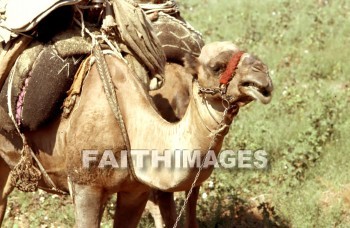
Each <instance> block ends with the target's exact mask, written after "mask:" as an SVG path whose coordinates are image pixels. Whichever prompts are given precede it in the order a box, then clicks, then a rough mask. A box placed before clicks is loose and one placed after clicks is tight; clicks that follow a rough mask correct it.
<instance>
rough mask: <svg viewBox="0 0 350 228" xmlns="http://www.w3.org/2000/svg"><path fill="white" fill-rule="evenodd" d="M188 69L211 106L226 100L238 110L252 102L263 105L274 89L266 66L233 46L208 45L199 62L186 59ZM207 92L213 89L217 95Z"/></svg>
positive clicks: (225, 43) (225, 44)
mask: <svg viewBox="0 0 350 228" xmlns="http://www.w3.org/2000/svg"><path fill="white" fill-rule="evenodd" d="M185 66H186V67H187V69H189V72H190V73H191V74H192V75H194V77H195V78H196V79H197V80H198V84H199V86H200V87H201V88H202V90H203V91H204V95H205V97H206V99H207V100H209V101H210V102H211V103H213V102H222V100H223V99H224V100H225V102H227V103H228V104H229V105H230V106H231V107H238V108H239V107H242V106H244V105H246V104H248V103H250V102H251V101H253V100H258V101H260V102H262V103H263V104H267V103H269V102H270V101H271V93H272V90H273V86H272V81H271V78H270V76H269V73H268V68H267V66H266V65H265V64H264V63H263V62H262V61H261V60H260V59H259V58H258V57H256V56H254V55H252V54H249V53H246V52H242V51H241V50H240V49H239V48H238V47H237V46H236V45H234V44H233V43H231V42H214V43H210V44H207V45H205V46H204V47H203V49H202V51H201V54H200V56H199V57H198V58H194V57H186V58H185ZM206 89H214V91H215V93H213V94H210V93H208V92H206V91H205V90H206ZM207 91H208V90H207Z"/></svg>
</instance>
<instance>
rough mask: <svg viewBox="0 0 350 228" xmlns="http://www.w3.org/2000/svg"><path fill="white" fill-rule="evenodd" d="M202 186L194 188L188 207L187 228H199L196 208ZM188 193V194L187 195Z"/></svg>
mask: <svg viewBox="0 0 350 228" xmlns="http://www.w3.org/2000/svg"><path fill="white" fill-rule="evenodd" d="M199 189H200V186H197V187H194V188H193V190H192V193H191V195H190V197H189V199H188V202H187V205H186V225H185V227H186V228H198V227H199V226H198V223H197V217H196V207H197V200H198V196H199ZM187 194H188V192H186V195H187Z"/></svg>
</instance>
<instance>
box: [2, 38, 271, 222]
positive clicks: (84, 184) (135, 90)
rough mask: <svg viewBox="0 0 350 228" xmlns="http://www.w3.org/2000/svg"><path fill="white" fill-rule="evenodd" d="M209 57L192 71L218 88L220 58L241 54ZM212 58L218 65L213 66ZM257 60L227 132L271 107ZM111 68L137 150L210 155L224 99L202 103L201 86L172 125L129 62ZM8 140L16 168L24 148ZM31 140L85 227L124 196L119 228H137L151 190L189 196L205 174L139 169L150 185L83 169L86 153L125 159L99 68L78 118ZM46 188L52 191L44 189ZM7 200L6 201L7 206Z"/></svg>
mask: <svg viewBox="0 0 350 228" xmlns="http://www.w3.org/2000/svg"><path fill="white" fill-rule="evenodd" d="M203 50H205V51H204V52H203V53H205V54H203V56H202V54H201V56H200V57H199V58H198V59H193V60H192V62H191V64H189V65H190V66H191V67H192V71H193V72H192V73H193V75H195V78H198V84H199V85H201V86H203V87H209V88H213V87H217V86H218V75H217V74H215V73H219V71H218V69H217V67H216V65H217V64H215V59H214V58H215V57H218V56H219V57H220V55H222V54H225V53H226V54H225V56H227V57H228V58H227V59H226V63H227V62H228V60H229V56H231V55H232V53H233V52H234V51H235V50H234V49H232V45H230V44H229V43H225V44H222V43H214V44H212V45H208V46H207V47H204V48H203ZM212 52H215V53H216V54H213V53H212ZM229 52H230V53H229ZM209 54H210V55H209ZM228 54H229V55H228ZM210 56H211V57H213V56H215V57H214V58H213V59H210V58H209V59H208V57H210ZM219 59H220V58H219ZM250 60H251V56H250V55H249V54H245V55H243V57H242V60H241V62H240V64H239V65H238V69H237V70H236V75H235V77H234V78H233V79H232V81H231V82H230V85H229V87H228V92H227V94H228V95H230V103H231V104H235V105H234V106H232V107H233V108H231V109H229V110H228V112H227V113H226V115H225V119H224V121H223V123H224V124H225V125H227V126H229V125H230V124H231V122H232V120H233V118H234V117H235V115H236V114H237V112H238V106H243V105H245V104H246V103H249V102H250V101H252V100H253V99H260V100H265V101H267V100H269V99H270V98H271V92H272V82H271V79H270V78H269V76H268V74H267V69H260V71H257V70H256V67H254V66H252V65H251V64H249V63H248V62H249V61H250ZM106 61H107V63H108V66H109V70H110V73H111V75H112V79H113V83H114V85H115V87H116V93H117V96H118V100H119V103H120V108H121V111H122V114H123V117H124V121H125V124H126V128H127V132H128V135H129V138H130V143H131V148H133V149H156V150H158V151H164V150H165V149H171V148H178V147H181V148H186V149H198V148H209V144H210V140H208V137H209V136H210V133H212V132H211V129H212V130H215V129H217V128H218V126H219V124H218V123H217V120H216V119H220V118H221V117H222V116H223V112H224V108H223V107H222V100H221V97H220V96H217V95H216V96H205V97H202V96H200V95H199V94H198V89H199V87H198V84H197V83H196V82H195V83H193V84H192V86H191V90H190V92H191V94H190V96H191V99H190V102H189V106H188V109H187V111H186V114H185V115H184V117H183V118H182V120H181V121H179V122H178V123H169V122H167V121H165V120H164V119H163V118H161V117H160V115H159V114H158V113H157V111H156V110H155V109H154V108H153V105H152V102H151V101H150V98H149V95H148V94H147V91H146V90H145V89H144V87H143V85H142V84H141V83H140V81H139V80H138V79H137V76H136V75H134V73H133V71H132V70H130V69H129V68H128V67H127V65H126V64H125V63H124V62H123V61H121V60H119V59H117V58H115V57H111V56H107V57H106ZM220 64H222V63H220ZM260 65H261V64H260ZM213 66H214V68H213ZM166 72H167V74H186V72H184V68H183V67H181V66H179V65H176V64H173V65H168V66H167V67H166ZM214 118H215V119H214ZM208 129H209V130H208ZM227 132H228V127H224V128H223V130H222V131H221V134H220V135H219V136H217V137H216V139H215V142H214V144H213V145H212V149H213V150H214V151H215V153H218V152H219V150H220V148H221V145H222V141H223V138H224V136H225V135H226V134H227ZM0 133H1V134H0V155H1V156H2V157H3V159H4V160H10V161H11V162H14V159H12V157H11V156H16V155H18V149H19V148H20V146H18V144H16V143H14V142H11V140H10V138H9V136H7V135H6V134H5V133H4V132H3V131H2V132H0ZM26 137H27V140H28V142H29V144H30V145H31V147H32V148H33V150H34V151H35V152H36V153H37V154H38V158H39V160H40V161H41V163H42V165H43V166H44V167H45V169H46V171H47V173H48V174H49V175H50V177H51V179H52V180H53V181H54V183H55V184H56V186H57V187H58V188H59V189H61V190H63V191H68V182H69V183H70V184H71V187H72V188H71V189H72V191H71V194H72V195H73V202H74V206H75V215H76V226H77V227H99V223H100V218H101V216H100V215H101V212H102V209H103V205H104V203H105V202H106V199H107V198H108V196H110V195H111V194H113V193H116V192H117V193H118V199H117V206H116V212H115V221H114V226H115V227H136V226H137V224H138V222H139V219H140V217H141V214H142V211H143V209H144V207H145V204H146V202H147V199H148V196H149V192H150V189H151V188H150V186H156V187H158V188H160V189H162V190H165V191H183V190H187V189H189V188H190V186H191V184H192V182H193V180H194V176H195V174H196V170H197V169H196V168H188V169H181V170H180V171H178V170H174V169H171V168H169V169H167V168H164V169H162V170H161V171H160V170H159V169H157V168H153V167H150V166H145V167H144V168H142V169H138V168H137V167H135V173H136V176H137V178H138V179H139V180H141V181H142V182H144V183H145V184H142V183H140V182H139V181H138V180H136V179H135V178H134V176H133V175H132V174H131V173H130V171H129V170H128V169H121V168H117V169H112V168H106V169H100V168H98V167H97V165H96V164H95V165H93V166H92V167H90V168H89V169H86V168H84V167H82V153H81V152H82V151H83V150H86V149H90V150H98V151H99V153H102V152H103V151H104V150H106V149H109V150H112V151H113V152H114V154H115V156H116V158H117V160H118V158H119V157H120V151H121V150H123V149H124V143H123V139H122V137H121V132H120V129H119V127H118V124H117V121H116V119H115V118H114V115H113V113H112V111H111V109H110V107H109V104H108V102H107V100H106V98H105V94H104V91H103V87H102V83H101V81H100V78H99V76H98V73H97V69H96V66H95V65H94V66H93V67H92V69H91V71H90V72H89V74H88V75H87V77H86V79H85V81H84V85H83V91H82V93H81V96H80V98H79V100H78V102H77V105H76V107H75V109H74V110H73V113H72V114H71V116H70V118H69V119H62V118H59V119H57V120H55V121H53V122H52V123H51V124H49V125H47V126H46V127H44V128H42V129H40V130H37V131H35V132H30V133H28V134H26ZM158 137H161V138H158ZM16 140H18V139H17V138H16V137H15V139H13V140H12V141H16ZM17 142H18V141H17ZM206 152H207V149H203V150H201V158H202V159H203V158H204V156H205V154H206ZM17 157H18V156H17ZM132 162H135V161H134V160H133V161H132ZM9 163H10V162H9ZM212 169H213V168H211V167H209V168H208V169H205V170H203V171H202V173H201V175H200V177H199V179H198V182H197V186H199V185H200V184H201V183H202V182H203V181H204V180H206V179H207V178H208V177H209V175H210V174H211V172H212ZM8 175H9V173H8V172H7V171H6V170H4V172H2V173H1V178H2V181H1V182H0V184H4V183H5V182H6V181H5V180H6V179H7V178H8ZM67 177H69V178H68V179H69V181H68V182H67ZM40 186H41V187H43V188H47V187H48V186H46V185H45V183H44V182H43V181H42V182H41V183H40ZM0 189H5V190H8V191H9V192H10V190H11V189H10V188H6V186H0ZM3 191H4V190H3ZM7 195H8V194H7ZM7 195H5V196H4V197H2V199H1V203H2V205H4V202H5V201H6V197H7ZM126 218H127V219H126Z"/></svg>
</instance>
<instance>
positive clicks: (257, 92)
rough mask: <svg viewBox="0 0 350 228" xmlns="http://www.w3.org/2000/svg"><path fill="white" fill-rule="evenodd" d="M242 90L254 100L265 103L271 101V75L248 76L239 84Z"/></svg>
mask: <svg viewBox="0 0 350 228" xmlns="http://www.w3.org/2000/svg"><path fill="white" fill-rule="evenodd" d="M239 90H240V92H241V93H242V94H243V95H245V96H248V97H250V98H251V99H253V100H258V101H260V102H261V103H263V104H268V103H270V101H271V99H272V91H273V85H272V81H271V79H270V77H269V76H268V74H267V75H264V77H262V75H259V77H247V78H246V79H243V80H242V82H241V83H240V85H239Z"/></svg>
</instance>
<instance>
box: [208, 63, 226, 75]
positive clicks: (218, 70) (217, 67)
mask: <svg viewBox="0 0 350 228" xmlns="http://www.w3.org/2000/svg"><path fill="white" fill-rule="evenodd" d="M211 70H212V71H213V72H214V74H220V73H222V71H223V66H222V65H220V64H217V65H215V66H213V67H212V68H211Z"/></svg>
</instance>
